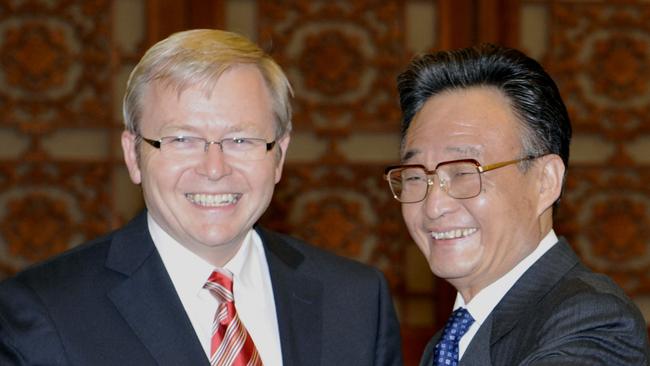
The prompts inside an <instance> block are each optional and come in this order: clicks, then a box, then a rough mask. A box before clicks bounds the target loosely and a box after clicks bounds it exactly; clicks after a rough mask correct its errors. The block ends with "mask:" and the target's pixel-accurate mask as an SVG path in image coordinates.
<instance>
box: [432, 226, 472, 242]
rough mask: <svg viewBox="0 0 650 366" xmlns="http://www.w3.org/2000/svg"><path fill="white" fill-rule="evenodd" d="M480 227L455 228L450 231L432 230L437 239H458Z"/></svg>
mask: <svg viewBox="0 0 650 366" xmlns="http://www.w3.org/2000/svg"><path fill="white" fill-rule="evenodd" d="M477 230H478V229H477V228H470V229H455V230H449V231H443V232H432V233H431V236H432V237H433V238H434V239H436V240H440V239H457V238H463V237H465V236H468V235H472V234H474V233H475V232H476V231H477Z"/></svg>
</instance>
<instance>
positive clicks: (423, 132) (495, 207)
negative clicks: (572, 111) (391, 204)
mask: <svg viewBox="0 0 650 366" xmlns="http://www.w3.org/2000/svg"><path fill="white" fill-rule="evenodd" d="M398 89H399V94H400V104H401V108H402V115H403V118H402V145H401V164H402V165H398V166H392V167H388V168H387V169H386V172H385V173H386V175H385V176H386V179H387V180H388V183H389V185H390V188H391V191H392V193H393V195H394V196H395V198H396V199H397V200H398V201H400V202H402V214H403V216H404V220H405V222H406V225H407V227H408V229H409V232H410V234H411V236H412V237H413V239H414V240H415V242H416V244H417V245H418V247H419V249H420V250H421V251H422V253H423V254H424V256H425V257H426V259H427V261H428V262H429V267H430V268H431V270H432V272H433V273H434V274H435V275H436V276H438V277H441V278H444V279H445V280H447V281H448V282H449V283H451V284H452V285H453V286H454V287H455V288H456V289H457V291H458V292H457V296H456V302H455V305H454V312H453V314H452V316H451V317H450V319H449V321H448V322H447V324H446V326H445V328H444V329H443V330H441V331H440V332H438V333H437V334H436V335H435V336H434V337H433V339H432V340H431V341H430V342H429V344H428V345H427V347H426V350H425V353H424V355H423V357H422V361H421V365H423V366H424V365H427V366H430V365H481V366H486V365H499V366H512V365H603V366H604V365H607V366H612V365H628V366H629V365H647V364H648V361H649V350H648V339H647V334H646V323H645V321H644V319H643V317H642V316H641V314H640V312H639V310H638V309H637V308H636V306H635V305H634V304H633V303H632V302H631V301H630V299H628V297H626V296H625V294H624V293H623V291H622V290H621V289H620V288H619V287H618V286H616V285H615V284H614V283H613V282H612V281H611V280H610V279H609V278H607V277H605V276H603V275H599V274H595V273H593V272H591V271H590V270H589V269H587V268H586V267H585V266H583V265H582V264H581V263H580V260H579V259H578V258H577V256H576V255H575V253H574V252H573V250H572V249H571V247H570V246H569V244H568V243H567V242H566V241H565V240H564V239H562V238H558V237H557V236H556V234H555V232H554V231H553V227H552V224H553V208H554V206H556V204H557V202H558V200H559V197H560V194H561V191H562V186H563V183H564V180H565V176H566V167H567V166H568V165H567V164H568V160H569V142H570V139H571V125H570V122H569V117H568V113H567V110H566V108H565V105H564V103H563V102H562V99H561V98H560V94H559V91H558V89H557V87H556V85H555V83H554V82H553V80H552V79H551V78H550V76H549V75H548V74H547V73H546V72H545V71H544V70H543V68H542V67H541V66H540V65H539V64H538V63H537V62H536V61H534V60H532V59H531V58H529V57H527V56H526V55H524V54H522V53H521V52H519V51H516V50H513V49H507V48H501V47H497V46H491V45H481V46H477V47H472V48H467V49H461V50H455V51H449V52H438V53H433V54H428V55H423V56H420V57H417V58H415V59H414V60H413V61H412V62H411V64H410V65H409V67H408V68H407V70H406V71H405V72H403V73H402V74H401V75H400V76H399V77H398Z"/></svg>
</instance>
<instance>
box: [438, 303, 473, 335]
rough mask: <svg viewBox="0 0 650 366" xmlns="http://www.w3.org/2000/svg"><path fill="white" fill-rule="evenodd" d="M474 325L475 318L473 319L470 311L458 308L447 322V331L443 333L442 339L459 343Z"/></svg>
mask: <svg viewBox="0 0 650 366" xmlns="http://www.w3.org/2000/svg"><path fill="white" fill-rule="evenodd" d="M472 323H474V318H472V315H471V314H470V313H469V311H467V309H465V308H458V309H456V310H455V311H454V312H453V313H452V314H451V317H450V318H449V320H448V321H447V324H446V325H445V329H444V330H443V331H442V337H443V338H445V339H446V340H449V341H453V342H458V341H459V340H460V338H461V337H462V336H463V335H464V334H465V332H467V330H468V329H469V327H470V326H471V325H472Z"/></svg>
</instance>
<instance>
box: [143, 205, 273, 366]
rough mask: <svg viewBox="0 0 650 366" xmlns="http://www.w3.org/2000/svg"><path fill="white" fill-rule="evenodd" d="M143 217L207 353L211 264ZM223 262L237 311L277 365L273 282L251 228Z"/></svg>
mask: <svg viewBox="0 0 650 366" xmlns="http://www.w3.org/2000/svg"><path fill="white" fill-rule="evenodd" d="M147 222H148V225H149V232H150V233H151V237H152V238H153V242H154V244H155V245H156V248H157V249H158V252H159V253H160V257H161V258H162V261H163V264H164V265H165V268H166V269H167V272H168V273H169V276H170V277H171V280H172V282H173V284H174V288H175V289H176V292H177V294H178V296H179V298H180V300H181V302H182V303H183V307H184V308H185V312H186V313H187V316H188V317H189V319H190V321H191V323H192V326H193V327H194V331H195V332H196V335H197V337H198V339H199V340H200V342H201V346H202V347H203V350H204V352H205V354H206V356H207V357H208V358H210V341H211V338H212V333H211V326H212V321H213V319H214V315H215V313H216V311H217V307H218V305H219V303H218V301H217V299H216V298H215V297H214V296H213V295H212V294H211V293H210V292H209V291H208V290H206V289H204V288H203V285H204V284H205V282H206V281H207V279H208V277H209V276H210V274H211V273H212V271H213V270H214V266H213V265H211V264H209V263H208V262H206V261H205V260H203V259H202V258H201V257H199V256H197V255H196V254H194V253H193V252H191V251H190V250H189V249H187V248H185V247H184V246H183V245H181V244H179V243H178V242H177V241H176V240H174V239H173V238H172V237H171V236H169V234H167V233H166V232H165V231H164V230H163V229H162V228H161V227H160V226H159V225H158V224H157V223H156V221H155V220H154V219H153V218H152V217H151V215H147ZM224 268H226V269H227V270H229V271H230V272H232V274H233V280H234V285H233V286H234V288H233V295H234V297H235V308H236V309H237V314H238V315H239V318H240V319H241V321H242V323H243V324H244V326H245V327H246V329H247V330H248V333H249V334H250V335H251V338H252V339H253V342H254V343H255V347H256V348H257V351H258V352H259V354H260V357H261V358H262V361H263V363H264V364H265V365H282V350H281V345H280V332H279V330H278V320H277V315H276V312H275V300H274V297H273V287H272V286H271V277H270V274H269V267H268V264H267V261H266V255H265V253H264V247H263V245H262V240H261V239H260V237H259V235H258V234H257V233H256V232H255V230H252V229H251V230H250V231H249V232H248V234H247V235H246V237H245V239H244V241H243V243H242V246H241V248H240V249H239V251H238V252H237V253H236V254H235V256H234V257H233V258H232V259H231V260H230V261H229V262H228V263H226V265H225V266H224Z"/></svg>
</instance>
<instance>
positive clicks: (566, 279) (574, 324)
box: [420, 239, 650, 366]
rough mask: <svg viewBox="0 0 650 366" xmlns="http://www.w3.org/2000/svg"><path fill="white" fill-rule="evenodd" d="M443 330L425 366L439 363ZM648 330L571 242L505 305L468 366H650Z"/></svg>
mask: <svg viewBox="0 0 650 366" xmlns="http://www.w3.org/2000/svg"><path fill="white" fill-rule="evenodd" d="M439 338H440V332H438V333H437V334H436V335H435V336H434V337H433V338H432V339H431V341H430V342H429V344H428V345H427V347H426V349H425V352H424V355H423V356H422V361H421V363H420V364H421V365H431V364H432V362H433V361H432V358H433V348H434V346H435V344H436V343H437V342H438V339H439ZM649 360H650V351H649V348H648V338H647V330H646V324H645V321H644V320H643V317H642V316H641V313H640V312H639V310H638V309H637V307H636V306H635V305H634V304H633V303H632V302H631V301H630V299H628V297H627V296H625V294H624V293H623V291H622V290H621V289H620V288H619V287H618V286H617V285H616V284H614V283H613V282H612V281H611V280H610V279H609V278H607V277H606V276H603V275H600V274H596V273H593V272H591V271H590V270H589V269H587V268H586V267H585V266H584V265H582V264H581V263H580V261H579V259H578V257H577V256H576V255H575V253H574V252H573V250H572V249H571V247H570V246H569V244H568V243H567V242H566V241H565V240H564V239H560V241H559V242H558V243H557V244H556V245H555V246H553V248H551V249H550V250H549V251H548V252H547V253H546V254H544V255H543V256H542V257H541V258H540V259H539V260H538V261H537V262H536V263H535V264H533V266H532V267H530V268H529V269H528V271H526V272H525V273H524V275H523V276H522V277H521V278H519V280H518V281H517V282H516V283H515V285H514V286H513V287H512V288H511V289H510V291H508V293H507V294H506V295H505V296H504V297H503V299H501V301H500V302H499V304H497V306H496V307H495V308H494V310H493V311H492V313H491V314H490V315H489V316H488V318H487V319H486V321H485V322H484V323H483V324H482V325H481V327H480V328H479V330H478V332H477V333H476V335H475V336H474V338H473V339H472V341H471V342H470V344H469V346H468V347H467V349H466V350H465V353H464V354H463V357H462V359H461V360H460V365H462V366H470V365H477V366H478V365H480V366H490V365H494V366H514V365H549V366H551V365H553V366H561V365H567V366H568V365H571V366H575V365H603V366H616V365H621V366H633V365H648V362H649Z"/></svg>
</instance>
